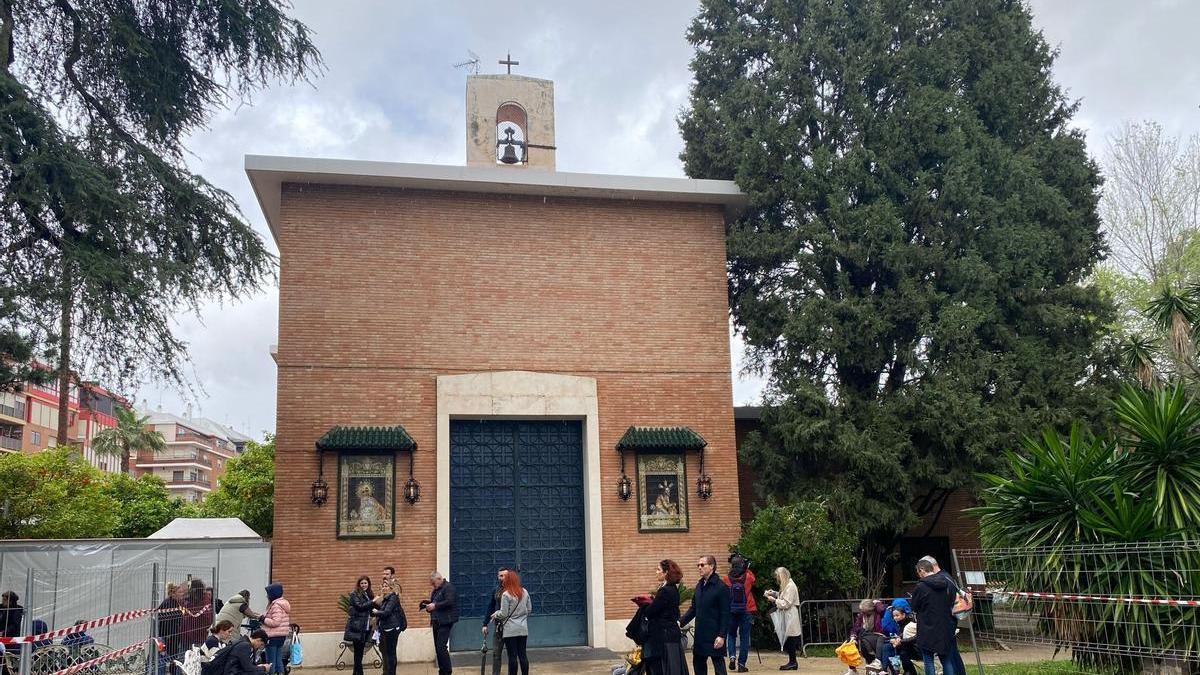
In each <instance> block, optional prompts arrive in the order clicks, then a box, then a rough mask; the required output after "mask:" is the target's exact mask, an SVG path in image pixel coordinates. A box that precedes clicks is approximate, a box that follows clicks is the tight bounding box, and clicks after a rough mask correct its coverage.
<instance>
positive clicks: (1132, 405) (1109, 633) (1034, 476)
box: [972, 385, 1200, 672]
mask: <svg viewBox="0 0 1200 675" xmlns="http://www.w3.org/2000/svg"><path fill="white" fill-rule="evenodd" d="M1114 409H1115V416H1116V418H1117V420H1118V421H1119V425H1120V426H1119V430H1118V433H1117V434H1115V435H1114V438H1113V439H1111V440H1109V439H1106V438H1102V437H1095V436H1092V435H1091V434H1089V433H1087V432H1086V431H1084V430H1082V429H1081V428H1079V427H1074V428H1072V429H1071V432H1070V434H1069V435H1067V436H1066V437H1061V436H1059V435H1058V434H1056V433H1054V432H1053V431H1046V432H1044V433H1043V434H1042V436H1041V437H1040V438H1038V439H1027V440H1026V441H1025V442H1024V444H1023V445H1022V447H1021V449H1020V451H1019V452H1010V453H1008V465H1009V466H1008V473H1009V475H1008V476H1000V475H985V476H983V477H982V478H983V480H984V482H985V483H986V484H987V485H988V488H987V489H986V490H985V491H984V493H983V494H982V505H981V506H980V507H978V508H975V509H972V512H973V513H974V514H975V515H977V516H978V517H979V518H980V525H981V534H982V539H983V542H984V545H985V546H986V547H988V548H992V549H1005V551H1006V552H1005V553H1004V554H1003V557H1002V558H1001V559H999V560H993V561H991V563H992V564H995V565H997V567H998V569H1000V570H1002V571H1003V575H992V576H993V577H1000V578H1003V579H1004V582H1003V583H1004V584H1005V585H1006V586H1007V588H1008V590H1039V591H1047V592H1051V593H1072V594H1083V595H1101V596H1109V595H1113V596H1119V597H1146V596H1148V597H1157V598H1180V597H1192V596H1195V595H1196V593H1197V589H1200V560H1198V559H1197V558H1200V556H1198V555H1197V554H1196V552H1195V548H1194V547H1191V546H1172V545H1169V544H1168V545H1164V547H1163V548H1162V549H1161V550H1157V549H1155V548H1154V547H1153V544H1154V542H1173V541H1181V540H1190V539H1194V538H1195V537H1196V534H1197V532H1198V527H1197V523H1200V405H1197V403H1196V402H1195V401H1193V400H1192V399H1191V398H1190V397H1188V396H1187V394H1186V392H1185V390H1184V389H1183V387H1182V386H1181V385H1176V386H1173V387H1169V388H1165V389H1162V388H1157V387H1156V388H1151V389H1149V390H1142V389H1138V388H1136V387H1132V386H1126V387H1125V388H1123V390H1122V392H1121V394H1120V397H1119V398H1118V399H1117V400H1116V401H1115V402H1114ZM1139 542H1144V543H1147V544H1149V546H1148V547H1147V548H1146V551H1145V552H1144V553H1143V552H1139V551H1141V550H1142V548H1141V547H1137V548H1135V549H1133V552H1131V550H1130V549H1129V548H1128V547H1119V546H1118V547H1111V548H1106V547H1105V546H1104V545H1105V544H1128V543H1139ZM1077 544H1092V545H1095V546H1094V547H1093V548H1089V549H1088V553H1087V554H1086V555H1080V554H1079V549H1072V548H1070V547H1073V546H1075V545H1077ZM1025 551H1030V552H1028V553H1026V552H1025ZM1015 606H1016V607H1017V608H1020V607H1024V608H1025V609H1026V610H1027V611H1028V612H1029V613H1030V614H1031V615H1033V616H1035V617H1036V618H1037V620H1038V625H1039V627H1040V629H1041V631H1042V632H1043V634H1044V635H1045V636H1046V637H1048V638H1051V639H1052V640H1054V641H1055V642H1057V643H1060V644H1063V645H1075V647H1074V648H1073V650H1072V653H1073V658H1074V659H1075V660H1076V662H1077V664H1078V665H1079V666H1080V667H1083V668H1086V669H1088V672H1099V671H1100V670H1105V669H1115V670H1117V671H1118V672H1138V671H1139V670H1140V669H1141V668H1143V667H1144V666H1145V665H1146V663H1143V660H1142V658H1140V657H1134V656H1123V657H1117V656H1114V655H1113V654H1112V653H1111V652H1112V651H1117V650H1089V649H1088V648H1086V647H1083V646H1082V645H1117V646H1119V645H1129V646H1138V647H1141V648H1154V649H1163V650H1177V651H1180V652H1183V653H1200V631H1197V630H1195V626H1196V625H1197V622H1198V621H1200V618H1198V615H1200V612H1198V611H1197V610H1194V609H1180V608H1172V607H1164V606H1157V605H1145V604H1138V603H1119V602H1118V603H1078V602H1069V601H1068V602H1053V603H1048V602H1046V601H1025V602H1023V603H1022V602H1018V603H1017V604H1016V605H1015ZM1130 651H1131V653H1136V652H1135V650H1130Z"/></svg>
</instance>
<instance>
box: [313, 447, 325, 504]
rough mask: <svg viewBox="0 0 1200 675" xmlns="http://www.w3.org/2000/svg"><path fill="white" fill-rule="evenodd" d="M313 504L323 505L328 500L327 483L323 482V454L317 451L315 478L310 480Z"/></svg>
mask: <svg viewBox="0 0 1200 675" xmlns="http://www.w3.org/2000/svg"><path fill="white" fill-rule="evenodd" d="M310 491H311V492H312V503H313V506H323V505H324V504H325V502H326V501H328V500H329V484H328V483H326V482H325V455H324V453H321V452H319V451H318V452H317V479H316V480H314V481H313V482H312V488H311V490H310Z"/></svg>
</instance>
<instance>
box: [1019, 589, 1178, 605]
mask: <svg viewBox="0 0 1200 675" xmlns="http://www.w3.org/2000/svg"><path fill="white" fill-rule="evenodd" d="M996 595H1014V596H1017V597H1020V598H1037V599H1042V600H1085V601H1092V602H1117V603H1125V604H1128V605H1167V606H1169V607H1200V600H1176V599H1174V598H1139V597H1120V596H1111V595H1074V594H1071V593H1031V592H1027V591H1000V592H997V593H996Z"/></svg>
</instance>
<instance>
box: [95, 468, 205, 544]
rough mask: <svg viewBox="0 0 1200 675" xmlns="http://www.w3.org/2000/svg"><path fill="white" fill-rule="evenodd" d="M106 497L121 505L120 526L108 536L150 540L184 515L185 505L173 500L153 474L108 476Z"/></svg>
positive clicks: (174, 498)
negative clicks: (149, 537) (154, 534)
mask: <svg viewBox="0 0 1200 675" xmlns="http://www.w3.org/2000/svg"><path fill="white" fill-rule="evenodd" d="M103 491H104V494H105V495H107V496H108V497H109V498H110V499H112V500H113V501H115V502H116V503H117V523H116V526H115V527H113V529H112V532H111V533H109V535H108V536H112V537H138V538H140V537H147V536H149V535H151V534H153V533H154V532H156V531H158V530H159V529H162V527H163V526H165V525H166V524H167V523H169V522H171V521H172V520H174V519H176V518H179V517H187V516H184V515H183V513H182V512H183V511H184V502H183V501H182V500H180V499H179V498H176V497H171V495H170V494H169V493H168V492H167V484H166V483H165V482H163V480H162V479H161V478H159V477H157V476H155V475H153V474H146V475H144V476H141V477H139V478H134V477H133V476H130V475H129V474H124V473H112V474H108V475H106V476H105V477H104V487H103Z"/></svg>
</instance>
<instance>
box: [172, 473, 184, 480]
mask: <svg viewBox="0 0 1200 675" xmlns="http://www.w3.org/2000/svg"><path fill="white" fill-rule="evenodd" d="M171 480H173V481H180V480H183V472H182V471H172V472H171Z"/></svg>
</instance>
